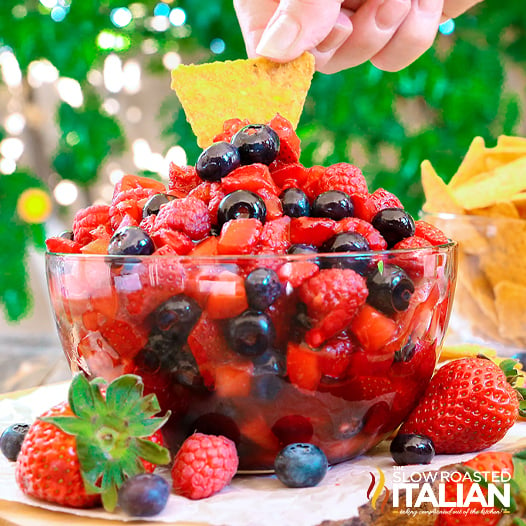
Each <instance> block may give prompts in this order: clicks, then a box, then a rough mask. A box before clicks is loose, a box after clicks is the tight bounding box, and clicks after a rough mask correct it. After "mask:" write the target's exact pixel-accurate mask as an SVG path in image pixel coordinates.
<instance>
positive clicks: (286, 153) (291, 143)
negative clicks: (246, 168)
mask: <svg viewBox="0 0 526 526" xmlns="http://www.w3.org/2000/svg"><path fill="white" fill-rule="evenodd" d="M268 124H269V126H270V127H271V128H272V129H273V130H274V131H275V132H276V133H277V134H278V137H279V152H278V161H284V162H287V163H295V162H298V159H299V158H300V139H299V137H298V136H297V135H296V132H295V131H294V128H293V127H292V124H291V123H290V122H289V121H288V120H287V119H285V117H282V116H281V115H279V113H278V114H277V115H276V116H275V117H274V118H273V119H272V120H271V121H270V122H269V123H268Z"/></svg>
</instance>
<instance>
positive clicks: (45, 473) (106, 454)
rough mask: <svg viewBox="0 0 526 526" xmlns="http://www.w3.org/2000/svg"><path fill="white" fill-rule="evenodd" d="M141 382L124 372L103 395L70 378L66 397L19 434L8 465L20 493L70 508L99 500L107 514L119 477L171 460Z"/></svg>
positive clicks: (93, 385)
mask: <svg viewBox="0 0 526 526" xmlns="http://www.w3.org/2000/svg"><path fill="white" fill-rule="evenodd" d="M143 387H144V386H143V384H142V381H141V379H140V378H139V377H138V376H134V375H125V376H121V377H119V378H117V379H116V380H114V381H113V382H112V383H111V384H109V385H108V387H107V389H106V390H105V395H104V394H103V393H102V392H101V391H103V390H101V389H100V387H99V382H97V381H93V382H91V383H89V382H88V380H87V379H86V378H85V377H84V376H82V375H77V376H76V377H75V378H74V379H73V380H72V382H71V386H70V390H69V397H68V399H69V402H63V403H61V404H59V405H57V406H55V407H53V408H51V409H50V410H48V411H46V412H45V413H44V414H43V415H42V416H40V417H39V418H38V419H37V420H36V421H35V422H34V423H33V424H32V425H31V427H30V429H29V431H28V433H27V435H26V437H25V439H24V442H23V444H22V448H21V450H20V453H19V455H18V458H17V462H16V468H15V478H16V482H17V484H18V485H19V487H20V489H21V490H22V492H23V493H25V494H26V495H29V496H31V497H36V498H38V499H42V500H45V501H48V502H52V503H56V504H59V505H61V506H68V507H75V508H88V507H93V506H97V505H99V504H100V502H101V497H102V503H103V504H104V507H105V508H106V509H107V510H108V511H113V509H114V508H115V506H116V504H117V491H118V489H119V487H120V486H121V485H122V483H123V482H124V480H126V478H128V477H132V476H134V475H136V474H139V473H141V472H142V471H144V470H145V469H148V470H150V469H151V468H150V466H151V465H153V464H167V463H168V462H169V460H170V456H169V453H168V450H167V449H165V448H164V447H162V446H160V445H159V444H158V438H157V436H156V433H157V430H158V429H159V428H160V427H161V426H162V425H163V424H164V423H165V422H166V420H167V419H168V415H166V416H164V417H157V418H152V417H153V416H154V415H155V414H156V413H157V412H158V411H159V405H158V402H157V399H156V398H155V396H153V397H150V399H149V400H145V399H143V398H142V394H143ZM152 435H153V437H152ZM149 437H150V438H149ZM146 443H147V444H148V445H146Z"/></svg>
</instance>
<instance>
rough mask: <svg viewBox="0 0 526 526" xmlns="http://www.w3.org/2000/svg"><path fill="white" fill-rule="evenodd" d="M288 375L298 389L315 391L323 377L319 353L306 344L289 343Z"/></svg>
mask: <svg viewBox="0 0 526 526" xmlns="http://www.w3.org/2000/svg"><path fill="white" fill-rule="evenodd" d="M287 375H288V377H289V380H290V381H291V383H293V384H294V385H296V386H297V387H300V388H302V389H307V390H309V391H315V390H316V388H317V387H318V384H319V383H320V380H321V375H322V370H321V367H320V363H319V353H317V352H316V351H314V350H313V349H311V348H310V347H308V346H307V345H305V344H301V343H294V342H289V344H288V346H287Z"/></svg>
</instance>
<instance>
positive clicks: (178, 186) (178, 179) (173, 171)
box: [168, 163, 202, 195]
mask: <svg viewBox="0 0 526 526" xmlns="http://www.w3.org/2000/svg"><path fill="white" fill-rule="evenodd" d="M168 177H169V179H170V182H169V183H168V189H169V190H170V192H173V191H177V192H181V193H182V194H183V195H188V194H189V193H190V191H191V190H193V189H194V188H195V187H196V186H198V185H199V184H200V183H201V182H202V179H201V178H200V177H199V176H198V175H197V172H196V171H195V167H194V166H178V165H177V164H174V163H170V171H169V175H168Z"/></svg>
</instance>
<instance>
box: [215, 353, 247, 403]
mask: <svg viewBox="0 0 526 526" xmlns="http://www.w3.org/2000/svg"><path fill="white" fill-rule="evenodd" d="M253 371H254V364H253V363H252V362H248V361H247V362H244V363H243V364H241V363H236V364H235V365H233V364H223V365H218V366H217V367H216V368H215V370H214V374H215V393H216V395H217V396H220V397H222V398H234V397H247V396H248V395H249V394H250V389H251V386H252V374H253Z"/></svg>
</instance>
